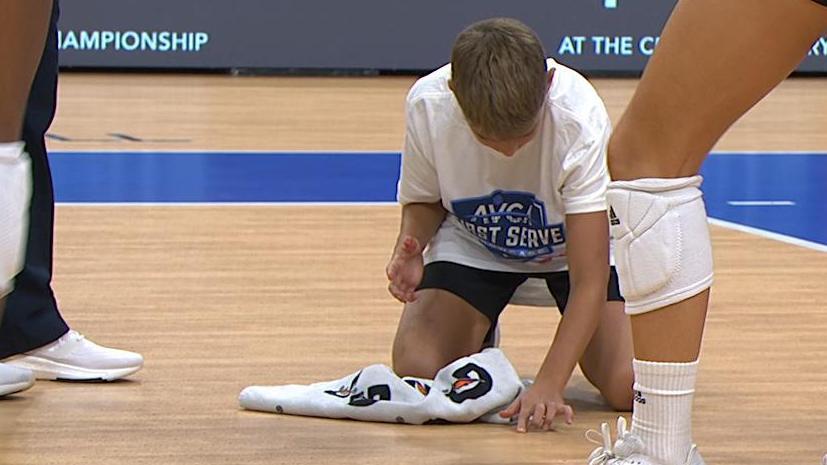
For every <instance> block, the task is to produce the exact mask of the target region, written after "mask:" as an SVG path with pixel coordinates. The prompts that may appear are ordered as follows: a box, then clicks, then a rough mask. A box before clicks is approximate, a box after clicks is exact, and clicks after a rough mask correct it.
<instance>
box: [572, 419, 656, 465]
mask: <svg viewBox="0 0 827 465" xmlns="http://www.w3.org/2000/svg"><path fill="white" fill-rule="evenodd" d="M586 439H587V440H588V441H589V442H591V443H593V444H597V445H598V447H597V448H595V449H594V450H593V451H592V453H591V454H590V455H589V465H607V464H609V463H610V461H611V460H622V459H623V458H625V457H628V456H629V455H631V454H633V453H635V452H637V451H639V450H640V449H641V448H642V447H643V443H642V442H641V440H640V438H638V437H637V436H635V435H634V434H632V433H631V432H630V431H629V430H627V429H626V419H625V418H623V417H618V418H617V441H615V442H614V444H612V431H611V428H609V424H608V423H603V424H601V425H600V432H597V431H595V430H593V429H590V430H588V431H586Z"/></svg>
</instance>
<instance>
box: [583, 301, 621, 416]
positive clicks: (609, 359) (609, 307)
mask: <svg viewBox="0 0 827 465" xmlns="http://www.w3.org/2000/svg"><path fill="white" fill-rule="evenodd" d="M632 357H633V353H632V330H631V325H630V323H629V317H628V316H627V315H626V314H625V313H624V311H623V302H607V303H606V309H605V311H604V312H603V316H602V317H601V319H600V325H599V326H598V327H597V331H595V333H594V336H592V340H591V341H590V342H589V345H588V346H587V347H586V351H585V352H584V353H583V358H581V359H580V369H581V370H583V374H584V375H585V376H586V379H588V380H589V381H590V382H591V383H592V384H593V385H594V386H595V387H596V388H597V389H598V390H600V393H601V394H603V397H605V398H606V401H607V402H608V403H609V405H610V406H611V407H612V408H614V409H615V410H620V411H628V410H631V409H632V397H633V391H632V384H633V383H634V375H633V373H632Z"/></svg>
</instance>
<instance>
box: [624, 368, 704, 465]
mask: <svg viewBox="0 0 827 465" xmlns="http://www.w3.org/2000/svg"><path fill="white" fill-rule="evenodd" d="M634 371H635V386H634V389H635V404H634V411H633V413H632V429H631V432H632V434H635V435H637V436H638V437H640V438H641V439H642V440H643V445H644V453H645V454H646V455H648V456H650V457H652V458H655V459H657V460H659V461H661V462H662V463H664V465H683V464H684V462H685V461H686V457H687V455H688V454H689V450H690V448H691V447H692V399H693V397H694V393H695V378H696V375H697V372H698V361H697V360H696V361H694V362H690V363H665V362H647V361H643V360H637V359H635V360H634Z"/></svg>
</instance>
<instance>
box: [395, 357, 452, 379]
mask: <svg viewBox="0 0 827 465" xmlns="http://www.w3.org/2000/svg"><path fill="white" fill-rule="evenodd" d="M441 368H442V366H440V365H439V363H438V362H437V361H436V360H435V358H434V357H428V356H425V355H424V354H421V353H417V352H414V351H404V352H402V353H400V354H397V353H396V351H394V356H393V372H394V373H396V375H397V376H399V377H400V378H401V377H405V376H414V377H417V378H425V379H434V378H435V377H436V374H437V372H438V371H439V370H440V369H441Z"/></svg>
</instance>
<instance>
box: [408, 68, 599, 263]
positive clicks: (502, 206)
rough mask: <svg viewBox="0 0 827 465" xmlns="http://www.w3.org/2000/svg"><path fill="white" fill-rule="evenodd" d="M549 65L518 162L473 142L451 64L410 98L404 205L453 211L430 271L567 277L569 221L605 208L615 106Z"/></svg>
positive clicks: (431, 248) (430, 250)
mask: <svg viewBox="0 0 827 465" xmlns="http://www.w3.org/2000/svg"><path fill="white" fill-rule="evenodd" d="M548 67H549V69H551V68H552V67H553V68H555V73H554V79H553V81H552V84H551V89H550V90H549V92H548V97H547V99H546V107H545V111H544V113H543V115H544V116H543V118H542V120H541V123H540V126H539V128H538V131H537V133H536V135H535V137H534V138H533V139H532V140H531V141H530V142H529V143H527V144H526V145H524V146H523V147H521V148H520V150H519V151H517V152H516V153H515V154H514V155H513V156H511V157H506V156H505V155H503V154H501V153H499V152H497V151H495V150H494V149H491V148H489V147H488V146H486V145H483V144H482V143H480V142H479V141H478V140H477V139H476V138H475V137H474V135H473V133H472V132H471V129H470V128H469V126H468V123H467V122H466V120H465V117H464V116H463V114H462V110H461V109H460V107H459V104H458V103H457V100H456V98H455V97H454V94H453V92H452V91H451V90H450V89H449V88H448V79H449V78H450V76H451V65H450V64H448V65H445V66H443V67H442V68H440V69H438V70H436V71H434V72H433V73H431V74H429V75H427V76H425V77H423V78H421V79H419V80H418V81H417V82H416V83H415V84H414V85H413V87H412V88H411V90H410V91H409V93H408V97H407V103H406V110H407V127H406V135H405V147H404V151H403V153H402V169H401V175H400V180H399V190H398V200H399V202H400V203H401V204H403V205H404V204H408V203H434V202H438V201H440V200H441V201H442V205H443V206H444V207H445V209H446V210H447V211H448V216H447V217H446V219H445V221H443V223H442V225H441V226H440V228H439V230H438V232H437V233H436V235H435V236H434V238H433V239H432V240H431V242H430V244H429V245H428V247H427V249H426V251H425V261H426V263H430V262H433V261H449V262H455V263H460V264H463V265H467V266H471V267H475V268H482V269H488V270H498V271H511V272H548V271H562V270H566V269H568V266H567V261H566V228H565V215H566V214H573V213H588V212H598V211H605V210H606V187H607V185H608V183H609V175H608V170H607V169H606V157H605V154H606V144H607V142H608V138H609V133H610V131H611V123H610V122H609V117H608V114H607V113H606V108H605V106H604V105H603V101H602V100H601V99H600V97H599V96H598V95H597V92H596V91H595V90H594V88H593V87H592V86H591V84H589V82H588V81H586V79H585V78H584V77H583V76H581V75H580V74H578V73H577V72H576V71H574V70H572V69H569V68H567V67H565V66H562V65H560V64H558V63H556V62H555V61H554V60H551V59H549V60H548Z"/></svg>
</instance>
